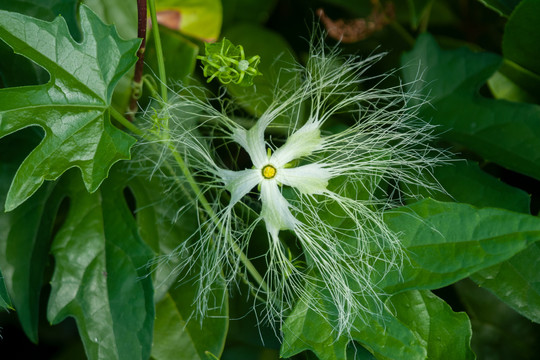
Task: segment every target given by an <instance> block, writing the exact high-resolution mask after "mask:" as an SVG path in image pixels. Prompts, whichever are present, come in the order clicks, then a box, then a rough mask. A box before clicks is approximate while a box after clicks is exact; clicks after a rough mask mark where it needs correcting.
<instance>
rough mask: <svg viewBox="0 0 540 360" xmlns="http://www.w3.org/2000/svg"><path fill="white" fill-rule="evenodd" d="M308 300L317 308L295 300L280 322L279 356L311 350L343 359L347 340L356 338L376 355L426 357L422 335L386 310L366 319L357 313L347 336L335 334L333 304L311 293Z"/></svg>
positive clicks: (325, 359)
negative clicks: (357, 315)
mask: <svg viewBox="0 0 540 360" xmlns="http://www.w3.org/2000/svg"><path fill="white" fill-rule="evenodd" d="M310 301H316V302H317V305H318V309H319V310H320V311H313V304H309V305H308V304H307V303H306V301H304V300H303V299H300V301H298V303H297V305H296V306H295V308H294V310H293V312H292V313H291V314H290V315H289V316H288V318H287V320H286V321H285V323H284V325H283V329H282V330H283V344H282V346H281V352H280V356H281V357H289V356H293V355H295V354H298V353H300V352H302V351H304V350H311V351H313V352H314V353H315V355H317V357H318V358H319V359H320V360H346V359H347V357H346V354H347V344H348V343H349V342H350V341H351V340H356V341H357V342H358V343H360V344H361V345H363V346H365V347H366V348H368V349H369V350H370V351H371V352H372V353H373V354H375V357H376V358H377V359H410V360H416V359H418V360H420V359H425V358H426V349H425V347H424V345H423V344H422V342H421V339H420V338H419V337H418V336H417V335H416V334H415V333H414V332H413V331H412V330H410V329H409V328H407V327H406V326H405V325H404V324H403V323H401V322H400V321H399V320H398V319H397V318H396V317H395V316H393V315H392V314H390V313H385V314H384V318H383V319H381V318H380V317H378V316H366V322H365V323H364V322H363V321H362V320H360V318H359V317H356V318H355V319H354V324H353V325H354V327H355V328H354V329H353V330H352V331H351V334H350V337H349V336H347V335H346V334H338V333H337V332H336V330H335V327H334V326H333V323H334V319H333V315H332V314H335V311H336V309H335V307H334V306H333V304H331V303H329V302H327V301H324V300H322V299H320V298H319V299H315V298H314V297H313V296H310Z"/></svg>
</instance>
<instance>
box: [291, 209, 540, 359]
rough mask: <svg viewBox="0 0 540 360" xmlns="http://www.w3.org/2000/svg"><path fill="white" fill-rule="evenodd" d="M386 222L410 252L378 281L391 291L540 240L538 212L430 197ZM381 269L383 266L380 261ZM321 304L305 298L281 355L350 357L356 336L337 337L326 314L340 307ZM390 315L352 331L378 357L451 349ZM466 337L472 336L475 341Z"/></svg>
mask: <svg viewBox="0 0 540 360" xmlns="http://www.w3.org/2000/svg"><path fill="white" fill-rule="evenodd" d="M385 222H386V224H387V225H388V226H389V228H390V229H391V230H393V231H394V232H397V233H400V239H401V241H402V244H403V248H404V250H405V251H406V254H407V261H404V263H403V266H402V270H401V272H400V273H398V272H397V271H396V272H394V273H390V274H389V275H387V276H386V277H385V278H383V279H374V283H377V284H378V286H379V287H380V288H381V289H382V290H383V291H385V292H386V293H387V294H395V293H399V292H403V291H406V290H419V289H436V288H440V287H443V286H446V285H449V284H451V283H453V282H455V281H457V280H460V279H463V278H465V277H467V276H469V275H470V274H472V273H474V272H476V271H478V270H480V269H483V268H486V267H489V266H492V265H493V264H496V263H498V262H501V261H504V260H506V259H508V258H510V257H512V256H513V255H514V254H516V253H518V252H519V251H522V250H523V249H525V248H526V247H527V245H529V244H530V243H531V242H533V241H536V240H537V239H540V219H538V218H537V217H534V216H530V215H523V214H518V213H513V212H510V211H506V210H499V209H492V208H485V209H476V208H474V207H472V206H469V205H465V204H455V203H441V202H437V201H434V200H431V199H426V200H423V201H420V202H418V203H415V204H412V205H410V206H407V207H402V208H399V209H395V210H393V211H389V212H387V213H386V214H385ZM374 266H375V268H377V267H378V266H379V264H377V263H376V264H374ZM383 266H384V265H383ZM404 296H405V295H404ZM407 296H411V295H407ZM422 296H423V297H424V298H425V297H426V296H427V295H425V294H424V295H422ZM398 298H399V297H398ZM425 301H428V300H425ZM319 306H320V309H321V311H320V312H315V311H313V310H311V308H310V307H309V306H308V305H307V304H306V303H305V302H303V301H300V302H299V304H298V305H297V307H296V308H295V309H294V311H293V313H292V314H291V315H290V317H289V319H288V320H287V322H286V324H285V326H284V328H283V331H284V343H283V348H282V354H281V355H282V356H292V355H293V354H296V353H298V352H300V351H303V350H312V351H314V352H315V353H316V354H317V355H318V356H319V357H320V358H321V359H325V360H326V359H332V360H334V359H344V358H345V357H344V356H345V355H344V354H345V347H346V345H347V343H348V341H349V338H347V337H346V336H341V337H337V335H335V331H333V330H334V326H332V319H331V316H328V315H325V316H323V315H321V314H333V313H335V309H333V307H332V306H331V305H330V304H328V303H322V302H320V304H319ZM393 306H396V304H394V305H393ZM426 306H428V305H426ZM428 307H430V309H429V310H426V311H428V313H429V312H435V311H442V310H440V309H441V305H440V304H439V305H436V304H430V305H429V306H428ZM443 308H444V307H443ZM437 309H438V310H437ZM445 311H446V310H445ZM460 316H461V315H460ZM452 317H453V315H452ZM457 318H459V316H457V317H456V319H457ZM384 319H385V320H384V321H381V322H379V321H380V319H378V318H376V317H372V318H368V323H367V324H363V323H362V322H361V321H360V320H358V319H357V320H355V323H354V325H355V327H356V329H355V330H354V331H353V332H352V333H351V338H352V339H354V340H356V341H358V342H359V343H360V344H362V345H364V346H366V348H368V349H370V351H372V352H373V353H374V354H375V355H376V357H377V358H380V359H385V358H389V359H405V358H406V359H416V358H419V359H424V358H425V356H426V353H429V352H430V351H432V352H435V353H437V352H441V351H443V350H441V349H443V348H445V347H447V346H449V345H448V344H445V343H439V344H437V342H435V343H434V344H431V346H434V348H433V349H431V350H429V347H430V345H428V342H429V341H431V340H429V341H427V340H425V339H426V338H429V336H430V335H429V334H427V333H425V331H424V335H422V333H421V332H420V335H418V332H419V331H420V330H418V329H417V330H413V329H411V327H412V324H409V325H408V326H407V325H404V323H403V322H402V321H401V320H400V319H398V318H395V319H394V318H393V317H392V316H390V315H388V316H384ZM403 321H404V322H407V321H406V320H405V319H403ZM411 321H412V320H411ZM429 321H436V320H429ZM455 321H456V323H455V328H456V329H462V328H463V327H464V326H466V324H464V322H463V319H461V320H455ZM417 325H418V326H420V327H421V325H419V324H415V326H417ZM441 326H443V325H441ZM453 326H454V325H453ZM443 327H444V326H443ZM385 331H386V333H385ZM441 331H442V330H441ZM453 331H454V330H453ZM455 331H456V332H457V330H455ZM435 333H438V332H435ZM422 339H424V340H422ZM459 341H461V342H463V341H468V338H460V340H459ZM462 350H463V349H462ZM400 351H402V352H401V353H400ZM456 351H458V350H456ZM465 355H466V356H467V357H470V356H471V355H470V354H468V353H467V354H465ZM433 358H437V357H433ZM457 358H459V357H457Z"/></svg>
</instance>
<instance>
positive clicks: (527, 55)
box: [502, 0, 540, 75]
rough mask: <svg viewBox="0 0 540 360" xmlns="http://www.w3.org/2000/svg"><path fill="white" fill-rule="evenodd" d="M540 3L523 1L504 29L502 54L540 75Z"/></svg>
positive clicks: (536, 0) (534, 0) (533, 0)
mask: <svg viewBox="0 0 540 360" xmlns="http://www.w3.org/2000/svg"><path fill="white" fill-rule="evenodd" d="M538 14H540V1H538V0H523V1H522V2H521V3H520V4H519V5H518V6H517V7H516V9H515V10H514V12H513V13H512V15H511V16H510V18H509V19H508V23H507V24H506V27H505V29H504V36H503V42H502V52H503V55H504V57H505V58H507V59H509V60H511V61H513V62H514V63H516V64H519V65H520V66H521V67H524V68H525V69H527V70H530V71H532V72H534V73H535V74H536V75H540V63H539V61H538V59H539V58H540V41H538V39H539V38H540V24H539V23H538Z"/></svg>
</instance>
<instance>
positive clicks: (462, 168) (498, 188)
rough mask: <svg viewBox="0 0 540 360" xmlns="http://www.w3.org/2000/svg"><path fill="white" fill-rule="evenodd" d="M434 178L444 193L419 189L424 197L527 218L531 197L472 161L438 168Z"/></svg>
mask: <svg viewBox="0 0 540 360" xmlns="http://www.w3.org/2000/svg"><path fill="white" fill-rule="evenodd" d="M433 175H434V176H435V178H436V179H437V181H438V182H439V183H440V184H441V186H442V187H443V188H444V190H445V191H446V193H443V192H433V191H426V190H425V189H421V191H420V193H421V194H422V195H424V197H429V196H432V197H433V198H435V199H436V200H439V201H456V202H461V203H466V204H471V205H473V206H476V207H496V208H501V209H506V210H511V211H516V212H522V213H526V214H528V213H529V212H530V200H531V199H530V196H529V194H527V193H526V192H525V191H523V190H521V189H518V188H515V187H512V186H510V185H507V184H505V183H503V182H502V181H500V180H499V179H496V178H495V177H493V176H491V175H489V174H488V173H486V172H484V171H482V169H480V167H479V166H478V164H477V163H475V162H473V161H459V162H454V163H452V164H447V165H442V166H439V167H437V168H436V169H435V170H434V172H433Z"/></svg>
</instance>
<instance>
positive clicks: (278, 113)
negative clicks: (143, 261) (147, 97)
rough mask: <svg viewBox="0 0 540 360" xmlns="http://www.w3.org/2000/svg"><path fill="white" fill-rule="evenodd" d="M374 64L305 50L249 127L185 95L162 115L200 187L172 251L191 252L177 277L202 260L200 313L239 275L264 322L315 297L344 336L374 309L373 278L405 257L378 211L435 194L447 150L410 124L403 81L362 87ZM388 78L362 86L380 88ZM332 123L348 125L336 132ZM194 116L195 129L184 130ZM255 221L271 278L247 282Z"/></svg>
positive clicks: (414, 101) (409, 96)
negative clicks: (240, 163)
mask: <svg viewBox="0 0 540 360" xmlns="http://www.w3.org/2000/svg"><path fill="white" fill-rule="evenodd" d="M379 58H380V56H373V57H370V58H368V59H366V60H360V59H358V58H357V57H350V58H348V59H343V58H340V57H339V56H338V54H337V53H336V51H335V50H334V51H330V52H329V53H327V52H326V50H325V49H324V46H321V47H320V48H314V49H312V52H311V54H310V57H309V60H308V62H307V64H306V66H305V67H302V66H298V68H297V69H296V71H297V72H298V74H299V77H298V78H296V79H295V81H293V82H291V83H290V84H289V85H290V87H289V88H287V89H282V90H280V91H279V92H277V93H276V94H275V99H274V101H273V102H272V103H271V104H270V105H269V106H268V108H267V110H266V111H265V112H264V114H263V115H262V116H261V117H260V118H259V119H258V120H257V121H256V122H255V124H254V125H253V126H251V127H250V128H249V129H246V128H245V127H243V126H241V125H239V124H238V123H237V122H236V121H235V119H234V117H232V116H230V115H229V113H228V112H227V111H226V109H220V110H217V109H215V108H214V107H213V106H212V105H211V104H210V101H208V100H205V99H204V97H201V96H196V95H195V93H194V92H193V91H192V89H189V88H184V89H183V93H182V95H181V96H180V97H178V98H177V99H176V100H174V101H172V102H171V103H170V104H167V106H165V107H164V110H163V111H164V112H166V114H165V115H166V117H170V118H171V120H172V121H173V122H174V123H175V124H176V130H175V129H173V128H171V134H170V139H171V140H172V141H175V142H176V144H177V148H178V149H179V152H180V153H181V154H183V156H184V157H185V159H186V164H187V166H189V167H190V168H191V169H192V172H193V173H194V175H195V176H196V177H197V178H199V179H200V180H201V181H200V183H199V185H198V186H199V187H200V194H197V196H198V199H199V201H198V210H199V214H200V220H199V222H200V225H201V227H200V231H199V233H198V234H196V235H194V236H193V237H192V238H191V241H186V242H184V243H183V244H182V245H181V246H180V247H179V248H178V249H177V250H176V252H174V253H173V254H171V255H170V257H175V256H176V257H179V254H182V256H186V255H187V258H185V259H183V260H181V261H180V262H179V263H178V269H179V270H184V269H186V268H187V269H189V268H190V267H191V266H192V264H193V263H194V262H195V261H200V262H201V264H202V271H200V272H199V273H198V274H196V276H197V277H198V278H199V284H200V291H199V295H200V302H199V308H200V310H201V312H204V304H206V300H205V299H207V297H208V296H209V294H210V291H211V288H212V284H213V283H214V282H215V281H217V280H218V279H221V278H223V279H225V281H226V282H227V283H231V282H233V281H235V280H236V279H237V278H238V275H241V276H243V278H244V279H245V280H246V282H248V283H249V284H252V286H253V288H254V290H255V291H256V294H257V295H258V296H259V295H260V296H263V297H264V301H265V304H266V310H267V314H268V317H269V318H270V319H278V320H283V317H284V316H285V315H286V313H287V312H288V311H289V310H290V309H292V307H293V306H294V304H295V303H296V302H297V301H298V299H299V298H303V300H304V302H305V303H307V304H311V305H310V306H312V310H314V311H317V312H320V313H325V312H326V311H327V310H325V309H323V308H321V306H320V302H311V301H310V299H311V298H320V297H322V298H323V299H326V300H328V301H330V302H331V303H333V304H334V306H335V309H336V311H335V314H334V315H335V316H336V328H337V330H338V331H343V332H349V331H350V330H351V327H352V323H353V320H354V319H355V318H356V317H360V318H362V317H363V314H367V313H371V314H373V313H375V314H377V313H381V310H380V309H381V307H383V299H382V297H383V296H384V294H383V292H382V290H381V289H379V288H378V283H377V281H376V280H374V279H382V278H384V276H385V275H386V274H387V273H389V272H391V271H399V268H400V265H401V263H402V261H403V252H402V249H401V246H400V242H399V237H398V234H395V233H393V232H392V231H390V229H388V227H387V226H386V225H385V223H384V221H383V210H384V209H386V208H388V207H389V206H392V205H394V204H395V203H396V202H399V200H397V201H396V200H395V198H396V195H398V194H407V189H408V188H409V187H410V186H418V185H420V186H424V187H427V188H437V187H436V186H435V185H432V184H430V183H426V181H425V178H424V175H425V174H426V172H427V173H429V170H430V169H431V168H432V167H433V166H434V165H436V164H437V163H439V162H440V161H442V160H443V159H444V154H443V153H442V152H439V151H436V150H434V149H433V148H432V147H431V146H430V145H429V143H430V142H431V141H432V136H431V130H432V127H431V126H430V125H428V124H426V123H425V122H423V121H421V120H419V119H418V118H417V117H416V109H417V108H418V107H419V106H420V105H421V104H422V102H423V100H422V99H420V98H418V97H417V96H416V95H415V94H414V93H408V92H406V91H405V90H404V89H403V86H401V85H398V86H396V87H394V88H390V89H388V88H386V89H382V90H381V89H377V88H376V86H374V87H367V85H366V79H365V78H363V76H362V75H363V74H364V73H365V71H366V70H367V69H368V68H369V67H370V65H371V64H373V63H374V62H375V61H376V60H378V59H379ZM299 78H302V79H303V81H302V82H301V84H298V79H299ZM387 78H388V76H387V75H385V76H381V77H378V78H370V79H368V80H370V82H372V83H374V84H375V85H378V84H379V83H380V82H382V81H383V80H386V79H387ZM283 117H286V118H288V119H289V121H290V123H289V124H288V126H287V130H286V132H287V136H285V137H284V138H283V139H282V141H283V144H282V145H281V146H275V145H274V143H277V142H278V141H280V136H279V135H275V136H274V137H273V138H270V137H269V136H268V132H269V130H275V129H271V127H272V125H274V122H276V119H278V118H280V119H282V118H283ZM337 117H343V118H344V119H345V120H344V121H348V122H349V125H348V126H346V127H343V126H342V127H341V128H340V129H339V130H335V129H334V130H333V131H332V130H331V129H330V127H329V123H331V122H332V121H334V119H335V118H337ZM195 118H196V119H198V123H199V124H200V130H201V131H199V127H189V126H186V125H185V124H186V119H195ZM191 123H192V122H190V124H191ZM337 124H339V122H338V123H337ZM336 127H338V126H336ZM208 128H210V129H211V131H209V130H208ZM203 134H207V135H203ZM217 134H221V135H219V136H218V135H217ZM217 141H219V142H221V143H224V144H225V145H224V147H226V148H227V149H229V150H228V151H229V152H230V151H231V150H230V148H234V146H240V147H241V148H243V150H245V151H246V152H247V155H248V156H249V161H248V162H247V164H249V165H248V166H247V168H237V169H236V170H231V169H230V167H229V166H225V165H224V162H223V154H222V153H221V154H220V150H219V149H217V148H215V143H216V142H217ZM220 156H221V158H220ZM231 158H233V160H235V159H236V158H235V157H232V156H231ZM229 163H230V161H229ZM232 163H233V164H232V166H231V167H235V166H237V165H235V164H234V161H232ZM251 166H252V167H251ZM398 187H399V189H398ZM285 190H286V191H285ZM203 196H204V197H205V199H208V203H206V204H205V203H204V202H202V201H201V198H202V197H203ZM259 200H260V203H259V204H260V207H257V205H256V204H257V201H259ZM205 201H206V200H205ZM254 213H255V217H254V216H253V214H254ZM260 221H263V222H264V225H265V227H266V231H267V233H268V243H267V245H266V247H267V249H266V253H265V257H264V258H265V260H266V266H265V268H266V270H265V272H263V275H262V279H253V274H254V273H255V271H252V270H253V269H254V268H255V267H254V266H253V265H252V264H251V263H249V262H247V261H248V260H249V259H248V258H249V256H248V255H246V254H249V253H250V252H249V250H250V244H251V243H252V242H253V241H255V240H257V239H253V236H254V235H253V234H254V230H255V229H256V226H257V224H258V223H259V222H260ZM252 235H253V236H252ZM291 235H292V236H291ZM258 241H259V242H260V239H259V240H258ZM252 260H253V259H252ZM375 263H377V264H378V265H377V266H375ZM246 264H247V265H246ZM381 264H382V265H381ZM248 267H251V268H248ZM259 269H260V268H259ZM248 273H249V274H248ZM253 280H256V281H259V283H260V284H259V285H253V283H254V281H253ZM201 304H203V305H201Z"/></svg>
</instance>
